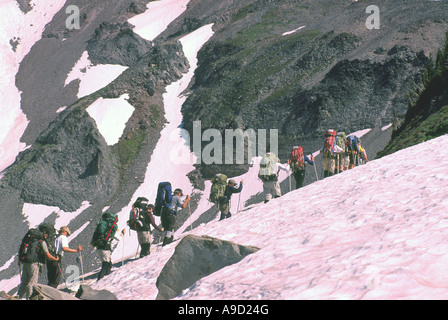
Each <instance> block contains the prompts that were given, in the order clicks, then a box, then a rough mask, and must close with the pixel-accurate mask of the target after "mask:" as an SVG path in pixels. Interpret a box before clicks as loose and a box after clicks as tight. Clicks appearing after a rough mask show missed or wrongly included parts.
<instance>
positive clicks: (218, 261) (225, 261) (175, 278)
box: [156, 235, 259, 300]
mask: <svg viewBox="0 0 448 320" xmlns="http://www.w3.org/2000/svg"><path fill="white" fill-rule="evenodd" d="M258 250H259V248H256V247H252V246H243V245H239V244H236V243H233V242H230V241H224V240H220V239H216V238H212V237H209V236H202V237H198V236H194V235H187V236H185V237H184V238H183V239H182V240H181V241H180V242H179V244H178V245H177V247H176V249H175V252H174V254H173V256H172V257H171V258H170V259H169V260H168V262H167V263H166V264H165V266H164V267H163V269H162V271H161V272H160V275H159V277H158V278H157V283H156V284H157V288H158V289H159V294H158V295H157V300H165V299H172V298H175V297H176V296H178V295H179V294H180V293H181V292H182V290H184V289H187V288H189V287H190V286H191V285H193V284H194V283H195V282H196V281H197V280H199V279H201V278H203V277H205V276H207V275H210V274H212V273H213V272H215V271H217V270H219V269H221V268H224V267H226V266H228V265H231V264H234V263H237V262H239V261H241V260H242V259H243V258H244V257H245V256H247V255H249V254H251V253H254V252H257V251H258Z"/></svg>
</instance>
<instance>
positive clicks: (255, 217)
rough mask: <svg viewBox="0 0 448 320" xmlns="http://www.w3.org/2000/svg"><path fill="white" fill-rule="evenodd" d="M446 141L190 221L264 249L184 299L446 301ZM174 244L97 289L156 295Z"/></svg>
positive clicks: (206, 231)
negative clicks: (221, 215) (228, 213)
mask: <svg viewBox="0 0 448 320" xmlns="http://www.w3.org/2000/svg"><path fill="white" fill-rule="evenodd" d="M447 142H448V135H445V136H442V137H439V138H436V139H433V140H430V141H428V142H425V143H421V144H419V145H416V146H414V147H411V148H407V149H404V150H401V151H398V152H396V153H394V154H392V155H389V156H386V157H384V158H381V159H378V160H374V161H371V162H369V163H368V164H366V165H363V166H359V167H356V168H354V169H352V170H349V171H346V172H344V173H341V174H338V175H335V176H333V177H331V178H326V179H324V180H320V181H318V182H316V183H313V184H310V185H308V186H306V187H304V188H302V189H299V190H295V191H292V192H290V193H288V194H285V195H284V196H282V197H280V198H278V199H275V200H272V201H271V202H269V203H268V204H266V205H264V204H260V205H255V206H254V207H253V208H250V209H248V210H244V211H241V212H240V213H239V214H236V215H234V216H233V217H232V218H231V219H227V220H224V221H212V222H210V223H208V224H207V225H202V226H199V227H197V228H195V229H193V230H192V231H191V232H188V233H191V234H195V235H198V236H202V235H208V236H212V237H216V238H220V239H224V240H229V241H233V242H236V243H239V244H242V245H251V246H257V247H259V248H261V250H259V251H258V252H256V253H254V254H252V255H250V256H247V257H246V258H245V259H243V260H242V261H241V262H239V263H237V264H234V265H231V266H228V267H225V268H223V269H221V270H219V271H217V272H215V273H213V274H211V275H209V276H208V277H205V278H203V279H201V280H199V281H197V282H196V283H195V284H194V285H193V286H192V287H191V288H189V289H188V290H185V291H184V292H183V294H181V295H180V296H179V297H177V299H194V300H196V299H198V300H199V299H200V300H202V299H225V300H232V299H243V300H248V299H267V300H270V299H272V300H274V299H277V300H288V299H446V296H447V294H448V275H446V272H445V265H446V263H448V244H447V243H448V242H447V238H448V235H447V232H446V231H447V230H448V219H447V218H448V216H447V215H446V213H447V212H448V197H447V195H448V191H447V190H448V163H447V162H446V161H443V160H444V159H446V157H447V156H448V150H444V149H443V148H439V146H440V145H441V144H442V145H443V144H444V143H447ZM258 183H259V184H260V183H261V182H259V181H258ZM243 190H244V189H243ZM329 190H331V191H332V192H329ZM260 209H262V210H260ZM184 214H185V213H184ZM184 235H186V234H184ZM184 235H181V237H182V236H184ZM174 248H175V245H170V246H167V247H164V248H163V249H162V250H160V251H158V250H157V251H155V250H153V251H152V253H151V255H150V256H148V257H145V258H142V259H140V260H136V261H134V262H130V263H128V264H126V265H124V266H123V267H121V268H119V269H117V270H115V271H114V272H113V273H112V274H111V275H109V276H107V277H105V278H103V279H102V280H101V281H99V282H97V283H96V284H94V287H95V288H97V289H107V290H110V291H112V292H114V293H115V294H116V295H117V297H118V298H119V299H155V297H156V296H157V292H158V290H157V288H156V286H155V283H156V280H157V277H158V275H159V273H160V271H161V269H162V268H163V266H164V264H165V263H166V261H167V260H168V259H169V258H170V256H171V255H172V253H173V251H174Z"/></svg>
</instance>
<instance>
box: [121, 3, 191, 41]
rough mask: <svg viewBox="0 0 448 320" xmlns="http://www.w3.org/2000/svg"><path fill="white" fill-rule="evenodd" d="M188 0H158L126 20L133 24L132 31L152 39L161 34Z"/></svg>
mask: <svg viewBox="0 0 448 320" xmlns="http://www.w3.org/2000/svg"><path fill="white" fill-rule="evenodd" d="M189 2H190V0H160V1H152V2H150V3H148V4H147V5H146V7H147V8H148V9H147V10H146V11H145V12H143V13H141V14H139V15H136V16H134V17H132V18H131V19H129V20H128V22H129V23H130V24H132V25H134V26H135V28H134V32H135V33H137V34H138V35H139V36H140V37H142V38H144V39H146V40H149V41H152V40H154V39H155V38H156V37H157V36H158V35H159V34H161V33H162V32H163V31H165V29H166V28H167V27H168V25H169V24H170V23H171V22H172V21H173V20H175V19H176V18H177V17H179V16H180V15H181V14H182V13H183V12H184V11H185V10H186V9H187V4H188V3H189Z"/></svg>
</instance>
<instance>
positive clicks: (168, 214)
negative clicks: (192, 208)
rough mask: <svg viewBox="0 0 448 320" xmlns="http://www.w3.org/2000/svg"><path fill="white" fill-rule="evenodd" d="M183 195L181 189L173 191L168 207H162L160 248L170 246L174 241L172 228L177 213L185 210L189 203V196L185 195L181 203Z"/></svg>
mask: <svg viewBox="0 0 448 320" xmlns="http://www.w3.org/2000/svg"><path fill="white" fill-rule="evenodd" d="M183 196H184V195H183V193H182V190H181V189H176V190H174V193H173V196H172V198H171V203H170V205H169V207H163V210H162V214H161V216H160V219H161V221H162V227H163V228H164V229H165V232H166V233H165V237H164V239H163V244H162V246H165V245H167V244H170V243H171V242H173V241H174V234H173V228H174V223H175V222H176V216H177V212H178V211H180V210H181V209H185V207H186V206H187V204H188V202H190V196H189V195H187V197H186V199H185V201H184V202H182V197H183Z"/></svg>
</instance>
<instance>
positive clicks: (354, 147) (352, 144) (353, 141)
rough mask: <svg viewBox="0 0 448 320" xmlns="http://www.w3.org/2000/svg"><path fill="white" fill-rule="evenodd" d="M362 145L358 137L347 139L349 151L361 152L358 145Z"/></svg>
mask: <svg viewBox="0 0 448 320" xmlns="http://www.w3.org/2000/svg"><path fill="white" fill-rule="evenodd" d="M359 143H360V139H359V138H358V137H357V136H348V137H347V150H348V151H355V152H359V147H358V144H359Z"/></svg>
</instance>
